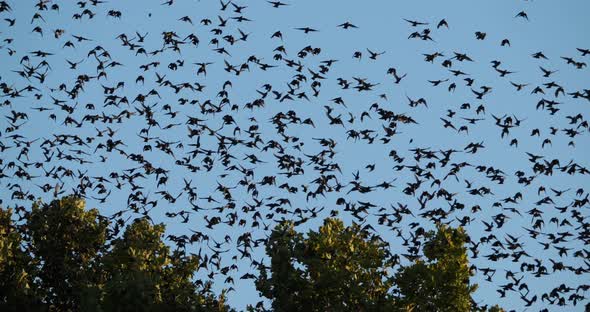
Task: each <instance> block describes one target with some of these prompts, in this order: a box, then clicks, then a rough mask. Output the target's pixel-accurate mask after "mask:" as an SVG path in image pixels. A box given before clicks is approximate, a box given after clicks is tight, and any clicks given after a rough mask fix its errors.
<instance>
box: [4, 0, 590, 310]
mask: <svg viewBox="0 0 590 312" xmlns="http://www.w3.org/2000/svg"><path fill="white" fill-rule="evenodd" d="M14 2H16V1H14ZM23 2H24V4H23V3H20V2H19V4H18V7H23V8H24V10H25V11H24V12H23V11H22V9H21V11H20V12H17V9H16V7H17V5H16V4H15V3H10V1H6V0H4V1H0V18H1V20H2V22H3V23H4V24H3V25H2V27H1V28H0V29H1V34H0V39H1V40H2V42H1V45H0V53H1V56H0V57H1V59H2V68H1V69H0V73H1V77H0V89H1V96H2V99H1V101H0V113H1V115H2V116H1V117H0V118H2V121H1V122H0V125H1V127H0V155H2V156H1V157H0V185H1V191H0V192H1V194H2V201H3V203H2V205H3V206H10V207H13V208H16V211H17V212H18V214H19V215H21V216H24V215H25V214H26V212H27V210H28V209H29V207H30V203H31V202H33V201H35V200H36V199H37V198H39V197H41V198H46V199H51V198H53V197H54V196H62V195H65V194H77V195H79V196H81V197H84V198H86V199H87V200H88V202H89V204H96V205H98V206H100V207H104V209H105V211H108V212H109V216H110V218H111V219H112V220H114V221H115V222H114V224H115V230H119V229H121V228H123V226H124V225H125V223H126V222H127V221H128V220H129V219H130V218H132V217H136V216H138V215H139V216H142V215H143V216H146V217H150V218H152V219H153V220H155V221H158V220H160V221H161V220H167V221H166V222H168V223H170V224H174V227H173V229H176V230H173V231H171V232H173V233H171V234H170V235H169V236H168V237H167V239H168V240H169V241H170V243H171V244H173V245H175V246H177V247H178V248H186V249H191V250H192V252H194V253H195V254H198V255H199V257H201V259H202V260H203V261H202V268H203V269H204V270H206V271H207V272H208V274H209V277H210V278H212V279H214V280H216V281H218V283H219V284H220V285H221V286H220V287H221V288H228V289H235V288H238V289H241V287H253V286H252V284H253V283H251V281H248V280H251V279H256V276H257V271H256V268H257V267H258V266H259V265H261V264H264V263H267V259H265V258H264V250H263V246H264V241H265V239H266V238H267V235H268V233H269V231H271V230H272V228H273V227H274V225H276V224H277V223H278V222H281V221H282V220H292V221H294V222H295V224H296V225H298V226H302V227H305V226H310V227H311V226H313V225H314V224H315V225H317V224H318V222H319V221H321V220H322V219H323V218H325V217H328V216H339V217H342V218H345V219H346V220H349V221H351V222H357V223H360V224H363V226H364V228H365V229H368V230H370V231H372V232H373V233H375V235H379V236H380V237H381V238H382V239H383V240H385V241H387V242H390V244H391V246H392V250H395V251H399V252H398V253H397V255H395V254H394V255H392V257H396V260H397V261H396V262H397V263H398V264H400V265H403V264H407V263H409V261H412V260H414V259H416V258H417V257H418V256H419V255H420V248H419V247H420V245H421V243H422V242H423V238H424V233H425V232H426V231H427V230H429V229H432V228H433V225H434V224H436V223H448V224H451V225H452V226H463V227H465V228H466V229H467V231H468V233H469V235H470V241H469V242H468V244H467V247H468V251H469V256H470V261H471V263H472V264H473V266H472V269H473V271H474V273H475V277H476V279H475V281H476V282H478V283H479V284H480V290H478V293H479V292H482V291H483V292H486V289H492V290H491V291H490V290H487V292H486V295H485V296H480V297H477V298H480V299H481V302H479V304H480V305H482V306H485V305H487V304H494V303H500V304H502V303H503V301H501V299H499V298H503V297H507V298H512V299H513V301H512V303H511V304H512V305H513V307H514V308H517V309H522V308H529V307H531V308H536V309H537V310H544V311H547V310H549V309H552V310H553V309H560V308H562V309H565V310H567V311H571V309H573V307H576V308H578V309H579V308H581V307H583V306H584V305H585V304H586V303H588V297H589V296H590V295H589V294H588V291H589V289H590V284H589V283H588V272H589V270H590V262H589V260H588V259H590V250H589V249H588V247H587V246H588V242H589V239H590V223H589V222H588V208H589V207H590V205H589V200H590V199H589V196H590V193H589V192H588V191H589V190H588V189H587V188H588V187H590V183H589V182H590V180H589V179H588V174H589V173H590V169H589V168H588V167H586V165H587V160H588V158H586V159H584V158H583V157H582V158H580V156H583V154H584V149H585V152H586V153H587V152H588V151H589V150H588V148H587V145H588V133H589V131H590V126H589V121H588V113H589V110H588V108H589V107H590V89H584V88H583V87H579V88H578V87H577V86H575V85H574V83H571V81H567V77H568V76H567V73H571V72H574V73H575V74H578V73H580V72H583V73H587V64H586V62H587V60H588V57H590V49H588V48H587V47H583V46H580V47H570V48H569V49H570V51H571V53H570V54H568V55H545V53H544V52H543V51H542V50H540V51H539V50H535V51H534V52H532V53H531V54H530V55H526V56H525V57H526V60H528V62H529V63H533V64H534V66H535V68H537V69H538V71H537V72H532V73H523V72H519V71H517V70H515V69H512V68H511V67H512V66H509V65H508V64H506V61H504V60H503V59H500V58H498V59H492V60H486V59H482V58H478V56H477V55H471V54H468V53H466V52H462V50H463V48H462V47H461V46H456V47H453V46H451V47H450V48H448V49H447V50H446V51H443V50H442V48H441V46H442V44H443V43H442V42H443V40H442V39H439V38H438V37H437V36H439V35H440V34H443V33H445V32H447V33H448V32H452V30H453V25H452V24H453V23H452V20H450V19H449V20H448V21H447V19H448V18H447V19H445V18H440V19H437V20H435V21H425V20H419V19H418V20H414V19H412V18H406V19H400V21H399V25H400V29H404V32H405V33H404V34H403V36H406V35H407V39H408V40H409V42H415V41H417V44H418V45H417V47H418V48H419V49H422V55H421V56H419V57H420V58H421V59H423V61H424V62H426V63H427V65H428V66H430V67H429V68H431V69H432V71H433V72H435V73H436V74H429V73H428V72H426V73H424V72H416V73H413V72H412V70H411V68H407V67H406V68H403V67H404V66H403V63H401V62H400V61H399V58H401V57H404V56H400V55H395V51H385V50H379V49H375V48H364V47H359V48H357V49H352V50H350V51H346V52H345V53H346V55H348V56H347V57H342V56H341V55H339V56H338V57H333V56H332V55H330V54H328V53H327V52H326V50H328V48H324V47H322V46H313V45H309V44H306V39H307V38H310V37H313V36H319V35H322V34H325V33H330V32H340V33H342V32H360V31H363V27H362V25H356V24H353V21H342V23H341V24H338V25H336V24H335V25H333V26H332V28H333V29H320V28H314V27H311V26H304V25H293V27H292V28H290V29H281V30H276V29H271V30H269V29H268V28H263V29H262V30H261V29H257V32H256V33H251V32H250V30H249V29H251V28H253V27H254V25H255V24H256V23H257V22H262V21H261V19H263V17H264V15H258V16H257V18H253V17H252V16H251V15H250V14H251V12H252V9H251V8H249V6H250V4H248V5H246V4H245V3H244V1H241V0H227V1H220V2H219V3H218V4H217V3H215V7H216V10H212V11H210V12H208V11H198V10H195V11H193V12H187V11H184V10H179V9H177V6H179V3H178V2H181V1H174V0H168V1H165V2H163V3H159V2H151V1H146V4H145V5H146V7H150V10H149V12H147V11H146V12H147V13H146V16H143V15H142V16H141V17H140V19H141V20H146V21H149V20H150V19H152V18H154V19H155V18H156V15H157V14H159V18H162V19H163V20H165V21H166V22H156V23H154V24H155V25H153V24H152V25H151V27H152V28H153V29H157V30H158V32H154V31H146V30H145V29H144V28H139V27H138V28H133V26H129V25H127V24H124V21H125V19H126V18H128V16H130V15H134V14H135V15H137V14H143V13H140V12H143V11H141V10H137V12H132V11H129V12H127V11H125V10H123V9H121V8H118V7H123V6H124V5H123V4H120V3H119V2H118V1H102V0H86V1H78V2H77V3H76V2H69V1H63V2H62V1H50V0H39V1H37V2H30V3H27V2H28V1H23ZM211 2H212V1H209V4H208V5H210V6H211ZM191 5H194V6H195V7H198V6H199V5H201V4H200V3H198V4H197V3H193V4H191ZM296 5H297V4H295V3H284V2H281V1H267V2H265V3H263V4H258V6H264V7H265V8H266V10H268V11H267V13H266V14H277V13H275V12H282V11H283V10H285V11H287V10H289V9H290V8H292V7H293V6H296ZM533 5H534V4H533ZM270 10H272V11H270ZM197 11H198V13H195V12H197ZM186 14H188V15H186ZM285 14H286V13H285ZM506 15H507V16H508V18H510V19H511V20H512V21H513V23H514V24H515V27H516V26H517V25H518V24H522V23H533V22H534V18H533V17H532V16H529V15H528V14H527V13H526V12H525V11H521V12H518V13H516V14H514V12H506ZM17 16H18V19H17ZM197 16H200V17H197ZM135 18H137V17H135ZM199 18H201V19H200V20H199ZM529 18H530V20H529ZM70 24H71V25H75V26H72V27H71V28H65V26H61V25H70ZM105 25H114V26H105ZM62 27H63V28H62ZM158 27H159V28H158ZM269 27H270V26H269ZM401 27H403V28H401ZM92 28H104V29H105V30H108V31H112V30H115V31H116V33H109V34H108V35H106V36H104V37H100V39H98V38H94V37H91V36H89V35H87V34H85V32H90V30H89V29H92ZM496 35H497V34H493V35H492V34H491V33H490V34H487V33H486V32H484V31H482V30H478V31H473V32H472V37H466V38H462V39H461V40H462V42H469V43H470V44H481V45H485V49H510V48H511V45H512V44H519V43H517V42H511V41H510V39H509V38H500V39H496V38H495V37H494V36H496ZM254 37H255V38H254ZM25 38H28V39H29V40H32V41H30V42H35V41H34V40H42V42H43V44H41V45H36V44H30V45H29V46H25V47H26V48H27V49H23V48H21V49H19V48H18V45H17V43H18V41H23V40H26V39H25ZM105 38H106V39H105ZM289 38H297V41H296V44H293V43H291V42H290V41H289ZM253 40H258V41H256V42H255V43H254V44H250V42H252V41H253ZM294 40H295V39H294ZM324 40H329V37H327V38H324ZM513 41H514V40H513ZM394 56H395V57H396V58H397V59H398V60H397V61H396V62H397V63H398V65H397V66H396V67H392V66H391V65H390V62H392V61H393V59H392V58H393V57H394ZM405 57H408V58H416V56H415V55H411V56H405ZM348 63H355V64H356V63H359V64H361V66H369V65H370V64H373V63H375V64H376V65H377V66H378V68H381V69H382V70H381V72H380V73H379V75H373V76H371V77H365V73H363V72H360V73H356V74H353V73H351V72H347V67H346V66H345V65H346V64H348ZM360 70H361V71H362V68H361V69H360ZM490 72H491V73H494V75H495V76H496V77H497V79H496V80H494V81H493V82H489V81H487V82H486V81H485V80H484V79H480V76H483V75H484V74H483V73H485V75H489V73H490ZM425 75H430V76H429V77H425ZM433 75H439V76H438V77H437V78H431V77H432V76H433ZM409 79H413V80H412V81H409ZM569 83H571V85H570V84H569ZM406 84H408V86H409V85H410V84H414V85H419V86H420V88H422V89H426V88H433V89H436V90H435V91H433V92H437V93H436V94H439V96H437V97H436V98H427V96H412V95H410V94H411V93H417V92H416V91H411V92H410V91H408V89H405V88H406V87H405V86H404V85H406ZM439 90H442V91H443V92H439ZM501 93H504V94H508V95H509V99H508V101H512V102H513V103H512V104H510V105H508V106H501V105H498V104H495V102H498V101H500V100H498V99H496V98H494V95H495V94H501ZM399 96H401V97H400V99H402V100H397V99H395V97H399ZM502 101H505V99H504V100H502ZM457 103H459V104H457ZM516 106H518V108H516ZM515 112H516V113H515ZM424 131H428V132H430V133H427V134H425V135H422V137H420V133H421V132H424ZM414 134H415V136H414ZM419 137H420V138H419ZM580 150H581V152H580ZM508 155H510V156H508ZM586 156H587V154H586ZM507 157H513V158H514V159H512V160H510V159H506V158H507ZM107 209H111V210H107ZM178 229H188V231H182V230H178ZM238 283H240V286H238ZM248 283H250V286H244V285H246V284H248ZM239 287H240V288H239ZM494 294H495V295H496V296H494Z"/></svg>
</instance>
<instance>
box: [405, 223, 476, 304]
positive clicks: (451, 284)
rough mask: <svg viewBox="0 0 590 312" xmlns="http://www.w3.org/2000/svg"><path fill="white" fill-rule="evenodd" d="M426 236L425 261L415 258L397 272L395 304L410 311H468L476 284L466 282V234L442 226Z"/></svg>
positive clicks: (467, 265) (469, 274) (468, 272)
mask: <svg viewBox="0 0 590 312" xmlns="http://www.w3.org/2000/svg"><path fill="white" fill-rule="evenodd" d="M426 239H427V242H426V243H425V245H424V248H423V252H424V256H425V257H426V260H417V261H416V263H414V264H412V265H410V266H408V267H405V268H403V269H402V270H401V271H400V272H399V273H398V274H396V277H395V283H396V285H397V287H398V288H399V293H400V294H401V296H400V298H399V302H398V304H399V305H401V306H402V307H406V308H407V309H408V310H413V311H470V309H471V302H472V300H471V294H472V293H473V292H474V291H475V289H476V288H477V286H476V285H470V284H469V277H470V276H471V272H470V269H469V262H468V259H467V249H466V248H465V247H464V246H463V245H464V244H465V242H466V241H467V234H465V231H464V230H463V229H462V228H458V229H453V228H449V227H447V226H442V225H441V226H439V227H438V230H437V231H436V232H434V231H431V232H429V233H427V234H426Z"/></svg>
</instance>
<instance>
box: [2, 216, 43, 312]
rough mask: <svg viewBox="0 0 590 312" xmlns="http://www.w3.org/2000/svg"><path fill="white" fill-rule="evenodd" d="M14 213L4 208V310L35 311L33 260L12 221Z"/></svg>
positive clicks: (36, 302)
mask: <svg viewBox="0 0 590 312" xmlns="http://www.w3.org/2000/svg"><path fill="white" fill-rule="evenodd" d="M11 217H12V210H11V209H8V210H4V209H2V208H0V310H2V311H33V310H35V309H34V307H35V306H37V305H38V303H39V302H38V301H37V300H36V296H35V295H36V294H35V288H36V287H35V285H34V283H33V279H32V274H31V273H32V272H33V270H34V267H33V266H32V257H31V256H30V255H29V254H27V253H26V252H25V251H24V250H23V248H22V246H21V245H22V238H21V235H20V233H18V232H17V230H16V228H15V226H14V225H13V223H12V220H11Z"/></svg>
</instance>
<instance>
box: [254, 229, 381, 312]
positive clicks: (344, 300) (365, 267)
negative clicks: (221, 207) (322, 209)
mask: <svg viewBox="0 0 590 312" xmlns="http://www.w3.org/2000/svg"><path fill="white" fill-rule="evenodd" d="M266 252H267V254H268V255H269V256H270V258H271V266H270V272H268V271H267V270H266V269H264V268H262V269H261V272H260V273H261V276H260V278H259V279H258V281H257V285H256V286H257V288H258V290H259V291H260V292H261V293H262V295H263V296H265V297H267V298H269V299H271V300H272V301H273V303H272V307H273V310H275V311H373V310H377V309H381V308H384V307H386V306H390V305H391V303H392V300H391V297H390V296H389V294H388V292H389V289H390V287H391V286H392V282H391V280H390V279H388V278H387V272H386V270H385V268H386V267H387V260H386V258H387V257H386V255H387V249H386V244H385V243H383V242H382V241H380V240H378V239H377V238H375V237H373V236H371V235H370V234H369V233H368V232H367V231H364V230H362V229H361V228H360V226H358V225H353V226H351V227H345V226H344V225H343V223H342V221H340V220H336V219H326V220H325V221H324V225H323V226H322V227H320V229H319V231H318V232H314V231H310V232H309V233H308V237H307V238H303V235H301V234H299V233H296V232H295V230H294V225H293V223H285V224H282V225H280V226H279V227H278V228H277V229H275V230H274V231H273V232H272V234H271V236H270V239H269V243H268V245H267V248H266ZM269 273H270V274H271V275H270V277H269Z"/></svg>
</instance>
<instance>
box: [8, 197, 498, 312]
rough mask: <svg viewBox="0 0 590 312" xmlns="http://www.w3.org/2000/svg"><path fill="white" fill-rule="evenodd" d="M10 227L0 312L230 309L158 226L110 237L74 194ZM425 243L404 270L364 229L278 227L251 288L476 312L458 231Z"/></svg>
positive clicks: (327, 223)
mask: <svg viewBox="0 0 590 312" xmlns="http://www.w3.org/2000/svg"><path fill="white" fill-rule="evenodd" d="M14 218H15V214H13V211H12V210H4V209H2V208H0V310H2V311H17V310H20V311H47V310H50V311H138V310H141V311H229V310H231V308H230V307H229V306H228V305H227V304H226V298H225V292H223V293H222V294H221V295H215V294H214V293H213V291H212V289H211V282H210V281H206V282H203V281H202V280H201V279H200V278H199V276H198V274H197V273H198V271H199V268H200V267H201V263H200V262H201V261H202V259H201V258H199V257H197V256H196V255H194V254H187V252H185V251H184V249H181V248H176V249H174V250H172V249H171V247H170V245H168V244H166V243H165V241H164V236H165V231H166V228H165V226H164V224H153V223H152V221H151V220H149V219H147V218H138V219H135V220H133V221H131V222H130V223H129V224H128V225H127V226H126V228H125V230H124V231H123V233H122V235H116V232H115V231H113V228H112V227H111V225H112V224H111V222H110V220H109V218H106V217H104V216H101V215H100V213H99V211H98V210H97V209H89V210H87V209H86V208H85V203H84V201H83V200H82V199H79V198H77V197H74V196H67V197H64V198H62V199H56V200H53V201H52V202H51V203H49V204H45V203H42V202H40V201H39V202H37V203H35V204H34V205H33V207H32V209H31V210H30V212H28V213H26V214H25V216H24V217H23V218H22V219H23V222H16V224H15V222H13V219H14ZM424 238H425V241H424V243H423V244H422V254H423V257H422V256H421V255H415V257H408V258H409V259H414V261H412V262H411V263H409V264H406V265H404V266H401V267H400V256H399V255H397V254H395V253H393V252H392V251H391V250H390V246H389V244H388V243H386V242H385V241H383V240H382V239H381V238H380V237H379V236H377V235H375V234H373V233H372V232H371V231H369V230H368V229H367V227H363V226H362V225H359V224H355V223H353V224H352V225H350V226H346V225H345V224H344V223H343V221H341V220H338V219H335V218H328V219H325V220H324V223H323V225H322V226H320V227H319V229H318V230H317V231H314V230H310V231H309V232H308V233H307V234H303V233H300V232H297V231H296V229H295V224H294V223H293V222H289V221H285V222H282V223H280V224H278V225H277V226H276V227H275V229H274V230H273V231H272V233H271V235H270V237H269V238H268V239H267V240H266V253H267V256H268V258H269V260H270V263H269V264H268V265H265V264H262V263H261V264H260V265H259V276H257V277H256V278H255V285H256V288H257V290H258V291H259V292H260V294H261V295H262V296H264V297H266V298H267V299H268V300H269V301H270V304H271V308H272V310H273V311H471V310H473V309H474V308H475V305H474V304H473V300H472V298H471V294H472V293H473V292H474V291H475V289H476V285H472V284H470V281H469V278H470V276H471V272H470V267H469V263H468V259H467V254H466V248H465V247H464V243H465V242H467V241H468V239H469V238H468V236H467V235H466V233H465V232H464V230H463V229H462V228H457V229H454V228H450V227H448V226H443V225H439V226H438V227H437V230H436V231H430V232H426V233H425V235H424ZM205 261H206V260H205ZM238 295H239V294H238ZM250 309H251V310H263V308H262V307H261V306H260V305H257V307H256V308H254V307H253V305H251V306H250ZM489 311H502V310H501V309H500V308H499V307H497V306H496V307H492V308H491V309H490V310H489Z"/></svg>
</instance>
